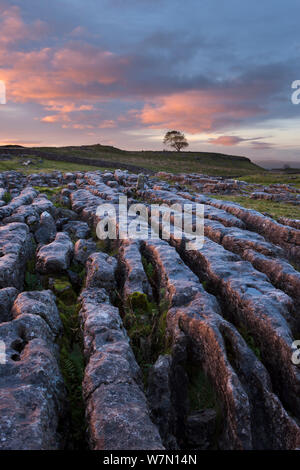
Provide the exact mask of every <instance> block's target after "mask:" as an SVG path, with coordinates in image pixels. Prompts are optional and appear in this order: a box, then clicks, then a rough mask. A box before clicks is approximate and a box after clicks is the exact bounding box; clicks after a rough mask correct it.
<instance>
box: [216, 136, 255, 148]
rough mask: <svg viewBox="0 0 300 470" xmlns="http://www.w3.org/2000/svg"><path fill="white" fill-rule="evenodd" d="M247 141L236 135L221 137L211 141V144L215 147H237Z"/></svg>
mask: <svg viewBox="0 0 300 470" xmlns="http://www.w3.org/2000/svg"><path fill="white" fill-rule="evenodd" d="M245 140H247V139H243V138H242V137H237V136H234V135H221V136H220V137H216V138H215V139H209V141H208V142H209V143H210V144H214V145H224V146H228V147H232V146H233V145H237V144H239V143H240V142H244V141H245Z"/></svg>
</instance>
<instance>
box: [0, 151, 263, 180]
mask: <svg viewBox="0 0 300 470" xmlns="http://www.w3.org/2000/svg"><path fill="white" fill-rule="evenodd" d="M33 150H34V152H35V153H36V152H37V151H40V152H41V153H44V152H46V153H48V154H52V155H53V154H54V155H56V156H59V157H60V161H63V160H64V156H67V157H68V158H69V157H70V156H72V157H73V158H74V163H76V158H80V159H82V158H83V159H86V160H90V161H91V160H92V161H94V162H97V161H99V166H100V167H101V165H102V166H103V162H105V163H106V165H104V166H109V165H110V164H111V166H112V167H114V168H116V167H118V164H123V165H124V164H125V165H135V166H138V167H141V168H145V169H148V170H152V171H154V172H157V171H170V172H173V173H182V172H184V173H185V172H186V173H192V172H197V173H205V174H209V175H223V176H243V175H251V174H254V173H260V172H262V171H263V169H262V168H260V167H259V166H257V165H255V164H254V163H252V162H251V161H250V160H249V159H248V158H245V157H239V156H232V155H223V154H218V153H205V152H181V153H177V152H169V151H156V152H151V151H140V152H138V151H136V152H135V151H134V152H133V151H126V150H120V149H117V148H115V147H108V146H102V145H90V146H81V147H43V148H34V149H33ZM24 151H26V152H27V151H28V154H30V149H26V150H25V149H22V152H24ZM4 152H5V150H4V149H3V153H4ZM70 169H71V168H70Z"/></svg>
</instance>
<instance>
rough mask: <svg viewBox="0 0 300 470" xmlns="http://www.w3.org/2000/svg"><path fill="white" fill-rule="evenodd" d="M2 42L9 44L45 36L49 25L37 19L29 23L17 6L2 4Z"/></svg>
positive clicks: (0, 10)
mask: <svg viewBox="0 0 300 470" xmlns="http://www.w3.org/2000/svg"><path fill="white" fill-rule="evenodd" d="M0 18H1V19H0V44H1V45H2V47H3V45H7V44H13V43H16V42H20V41H24V40H25V41H26V40H29V39H34V40H37V39H39V38H41V37H43V36H44V35H45V34H46V33H47V31H48V27H47V24H46V23H45V22H44V21H41V20H36V21H34V22H32V23H31V24H29V25H27V24H25V23H24V21H23V19H22V17H21V11H20V8H19V7H17V6H4V5H2V6H1V4H0Z"/></svg>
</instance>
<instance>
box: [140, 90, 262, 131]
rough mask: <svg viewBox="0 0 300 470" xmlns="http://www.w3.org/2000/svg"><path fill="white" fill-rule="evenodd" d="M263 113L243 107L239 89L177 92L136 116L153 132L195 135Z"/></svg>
mask: <svg viewBox="0 0 300 470" xmlns="http://www.w3.org/2000/svg"><path fill="white" fill-rule="evenodd" d="M259 112H263V111H262V110H260V109H259V108H257V107H251V106H249V105H248V106H247V107H245V106H244V104H243V98H242V96H239V90H236V91H234V90H217V91H212V90H200V91H198V90H197V91H195V90H193V91H185V92H182V93H174V94H172V95H170V96H163V97H159V98H158V99H156V100H155V101H154V103H153V102H151V103H147V104H146V105H145V106H144V108H143V109H142V111H141V112H136V117H137V118H139V119H140V120H141V122H142V123H143V124H146V125H147V126H149V127H151V128H154V129H161V128H164V129H182V130H184V131H187V132H190V133H192V134H196V133H201V132H209V131H211V130H214V129H217V128H218V127H223V126H226V124H227V123H228V124H232V123H233V122H238V121H239V120H240V119H242V118H246V117H250V116H255V115H257V114H258V113H259Z"/></svg>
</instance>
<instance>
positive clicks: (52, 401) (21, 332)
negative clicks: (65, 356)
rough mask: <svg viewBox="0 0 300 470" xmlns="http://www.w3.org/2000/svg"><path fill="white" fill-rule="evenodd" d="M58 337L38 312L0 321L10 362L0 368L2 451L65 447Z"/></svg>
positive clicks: (0, 440)
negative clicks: (55, 341) (60, 429)
mask: <svg viewBox="0 0 300 470" xmlns="http://www.w3.org/2000/svg"><path fill="white" fill-rule="evenodd" d="M18 302H19V301H18ZM51 313H52V312H49V315H51ZM54 338H55V335H54V333H53V330H51V329H50V327H49V326H48V324H47V323H46V322H45V321H44V320H43V318H42V317H41V316H39V315H34V314H28V313H20V315H19V316H18V318H16V319H15V320H12V321H9V322H7V323H1V324H0V340H1V341H3V342H4V343H5V346H6V363H5V364H1V366H0V391H1V393H0V411H1V420H0V449H2V450H4V449H5V450H54V449H60V448H62V446H63V437H62V436H61V435H60V433H59V424H60V420H61V418H62V416H63V413H64V411H63V409H64V400H65V389H64V383H63V379H62V376H61V373H60V370H59V366H58V350H57V347H56V345H55V344H54V343H53V339H54Z"/></svg>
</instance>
